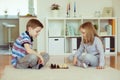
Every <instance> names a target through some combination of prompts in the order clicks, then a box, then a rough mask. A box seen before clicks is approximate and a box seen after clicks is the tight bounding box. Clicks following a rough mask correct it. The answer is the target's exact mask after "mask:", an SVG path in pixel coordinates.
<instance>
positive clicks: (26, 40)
mask: <svg viewBox="0 0 120 80" xmlns="http://www.w3.org/2000/svg"><path fill="white" fill-rule="evenodd" d="M25 43H27V44H31V42H30V39H29V38H28V37H23V38H22V40H21V45H22V46H23V47H24V44H25Z"/></svg>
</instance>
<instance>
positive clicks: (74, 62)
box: [73, 57, 77, 65]
mask: <svg viewBox="0 0 120 80" xmlns="http://www.w3.org/2000/svg"><path fill="white" fill-rule="evenodd" d="M73 64H74V65H77V58H76V57H74V60H73Z"/></svg>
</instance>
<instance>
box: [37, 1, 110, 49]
mask: <svg viewBox="0 0 120 80" xmlns="http://www.w3.org/2000/svg"><path fill="white" fill-rule="evenodd" d="M68 1H70V3H71V10H73V3H74V1H76V5H77V16H78V17H79V16H82V17H93V16H94V12H95V11H100V12H101V13H102V9H103V7H111V6H112V0H37V14H38V18H39V20H40V21H41V22H43V24H44V27H46V26H45V17H50V16H51V10H50V6H51V5H52V4H53V3H57V4H59V5H60V17H65V16H66V7H67V3H68ZM71 15H73V12H72V11H71ZM45 41H46V40H45V28H44V30H42V32H41V33H40V35H39V36H38V39H37V43H38V44H37V49H38V51H41V50H42V51H45V47H46V46H45Z"/></svg>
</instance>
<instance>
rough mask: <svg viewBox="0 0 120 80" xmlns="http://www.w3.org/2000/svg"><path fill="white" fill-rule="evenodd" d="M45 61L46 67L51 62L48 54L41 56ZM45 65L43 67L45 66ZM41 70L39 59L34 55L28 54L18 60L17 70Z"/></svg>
mask: <svg viewBox="0 0 120 80" xmlns="http://www.w3.org/2000/svg"><path fill="white" fill-rule="evenodd" d="M41 56H42V57H43V60H44V65H45V64H46V63H47V62H48V60H49V55H48V54H47V53H44V54H41ZM44 65H43V66H44ZM29 67H30V68H32V69H39V64H38V57H37V56H36V55H34V54H28V55H26V56H25V57H23V58H20V59H18V62H17V65H16V68H18V69H28V68H29Z"/></svg>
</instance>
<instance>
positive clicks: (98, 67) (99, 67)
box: [96, 66, 104, 69]
mask: <svg viewBox="0 0 120 80" xmlns="http://www.w3.org/2000/svg"><path fill="white" fill-rule="evenodd" d="M96 69H104V66H97V67H96Z"/></svg>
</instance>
